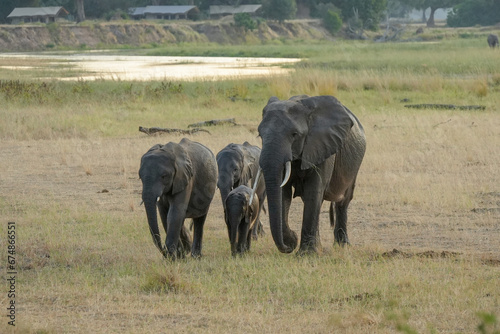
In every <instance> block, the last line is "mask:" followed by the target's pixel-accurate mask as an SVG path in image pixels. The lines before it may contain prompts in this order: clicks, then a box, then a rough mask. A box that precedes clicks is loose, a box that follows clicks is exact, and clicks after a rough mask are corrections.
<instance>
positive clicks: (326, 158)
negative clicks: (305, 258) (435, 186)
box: [259, 95, 366, 253]
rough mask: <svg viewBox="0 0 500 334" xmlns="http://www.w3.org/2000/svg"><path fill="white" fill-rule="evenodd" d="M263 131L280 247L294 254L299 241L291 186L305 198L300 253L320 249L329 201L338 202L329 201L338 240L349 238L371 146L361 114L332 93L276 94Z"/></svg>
mask: <svg viewBox="0 0 500 334" xmlns="http://www.w3.org/2000/svg"><path fill="white" fill-rule="evenodd" d="M259 135H260V137H261V138H262V153H261V155H260V167H261V168H262V171H263V173H264V179H265V183H266V192H267V203H268V207H269V220H270V227H271V234H272V236H273V239H274V242H275V244H276V246H277V247H278V249H279V250H280V251H281V252H283V253H290V252H292V251H293V250H294V249H295V247H296V246H297V235H296V234H295V232H293V231H292V230H291V229H290V228H289V226H288V211H289V208H290V203H291V200H292V188H294V189H295V192H294V194H293V196H294V197H296V196H300V197H301V198H302V201H303V203H304V213H303V220H302V231H301V239H300V249H299V252H300V253H302V252H316V251H317V247H318V246H320V239H319V228H318V221H319V214H320V209H321V204H322V203H323V201H324V200H327V201H330V202H333V203H335V208H334V206H333V204H332V203H330V224H331V225H332V227H334V237H335V241H336V242H338V243H339V244H346V243H348V242H349V239H348V237H347V207H348V206H349V203H350V201H351V199H352V198H353V192H354V186H355V183H356V176H357V174H358V170H359V168H360V165H361V161H362V160H363V156H364V153H365V149H366V141H365V134H364V130H363V127H362V125H361V123H360V122H359V120H358V119H357V118H356V116H354V114H353V113H352V112H351V111H350V110H349V109H347V108H346V107H345V106H343V105H342V104H341V103H340V102H339V101H338V100H337V99H336V98H334V97H333V96H315V97H309V96H307V95H302V96H294V97H292V98H290V99H289V100H283V101H280V100H279V99H278V98H277V97H271V98H270V99H269V101H268V103H267V105H266V106H265V108H264V110H263V113H262V121H261V123H260V125H259ZM283 172H285V176H284V177H283ZM334 209H335V215H336V220H337V221H336V223H335V218H334V214H333V210H334Z"/></svg>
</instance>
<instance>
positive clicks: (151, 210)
mask: <svg viewBox="0 0 500 334" xmlns="http://www.w3.org/2000/svg"><path fill="white" fill-rule="evenodd" d="M143 201H144V207H145V208H146V216H147V218H148V224H149V231H150V232H151V236H152V237H153V242H154V244H155V246H156V247H158V249H159V250H160V252H162V253H163V248H162V245H161V238H160V230H159V229H158V218H157V213H156V199H147V200H146V199H143Z"/></svg>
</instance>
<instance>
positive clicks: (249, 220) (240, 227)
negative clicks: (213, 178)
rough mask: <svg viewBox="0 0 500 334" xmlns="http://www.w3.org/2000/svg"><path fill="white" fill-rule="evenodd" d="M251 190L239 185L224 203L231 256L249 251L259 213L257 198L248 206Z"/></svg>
mask: <svg viewBox="0 0 500 334" xmlns="http://www.w3.org/2000/svg"><path fill="white" fill-rule="evenodd" d="M251 192H252V190H251V189H250V188H249V187H247V186H244V185H241V186H239V187H237V188H235V189H234V190H232V191H231V192H230V193H229V194H228V196H227V198H226V201H225V208H226V210H225V211H224V218H225V221H226V226H227V231H228V234H229V242H230V244H231V254H232V255H233V256H234V255H236V254H242V253H244V252H246V251H247V250H248V249H250V242H251V233H250V231H251V230H252V229H253V228H254V226H255V221H256V218H257V214H258V211H259V204H258V203H259V198H258V197H257V195H255V199H254V200H253V201H252V204H250V195H251Z"/></svg>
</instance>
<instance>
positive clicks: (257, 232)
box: [252, 221, 266, 240]
mask: <svg viewBox="0 0 500 334" xmlns="http://www.w3.org/2000/svg"><path fill="white" fill-rule="evenodd" d="M265 234H266V232H265V231H264V225H262V222H261V221H258V222H257V224H256V225H255V226H254V228H253V229H252V239H253V240H258V239H259V237H263V236H264V235H265Z"/></svg>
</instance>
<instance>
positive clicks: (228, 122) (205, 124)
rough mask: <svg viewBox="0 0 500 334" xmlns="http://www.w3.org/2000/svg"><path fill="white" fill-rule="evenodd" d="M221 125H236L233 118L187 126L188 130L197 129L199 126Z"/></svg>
mask: <svg viewBox="0 0 500 334" xmlns="http://www.w3.org/2000/svg"><path fill="white" fill-rule="evenodd" d="M221 124H233V125H237V124H236V122H235V121H234V118H225V119H212V120H210V121H204V122H199V123H193V124H189V125H188V128H194V127H199V126H213V125H221Z"/></svg>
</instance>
